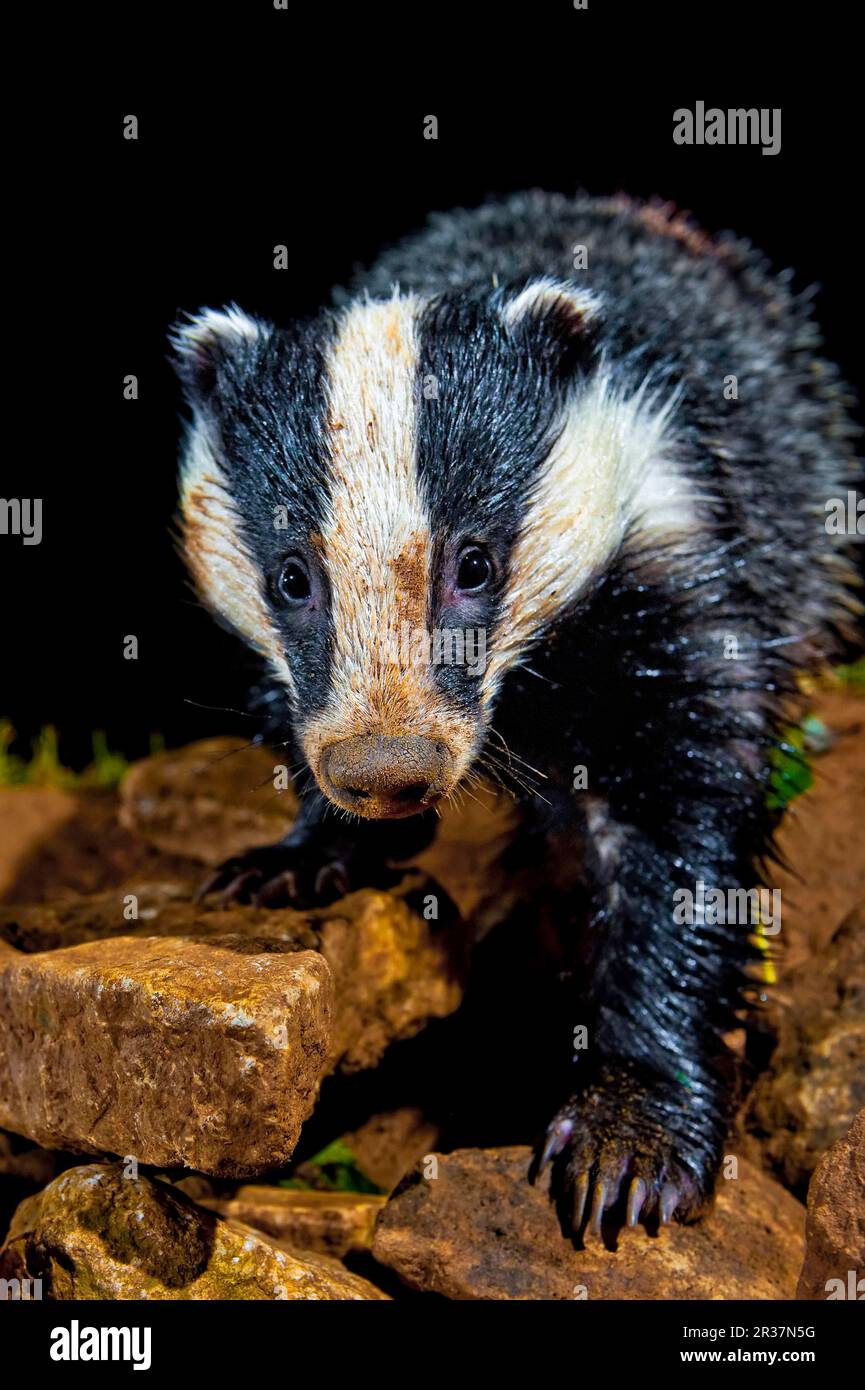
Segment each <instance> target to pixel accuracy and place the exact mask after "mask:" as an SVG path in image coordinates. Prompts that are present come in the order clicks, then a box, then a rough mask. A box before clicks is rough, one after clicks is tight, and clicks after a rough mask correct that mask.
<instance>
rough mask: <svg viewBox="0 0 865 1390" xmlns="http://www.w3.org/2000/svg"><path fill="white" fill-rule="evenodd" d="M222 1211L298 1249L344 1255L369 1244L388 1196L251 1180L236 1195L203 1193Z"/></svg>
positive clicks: (212, 1208) (211, 1206)
mask: <svg viewBox="0 0 865 1390" xmlns="http://www.w3.org/2000/svg"><path fill="white" fill-rule="evenodd" d="M198 1200H199V1201H200V1202H201V1205H202V1206H205V1207H207V1208H208V1210H210V1211H215V1212H218V1213H219V1215H220V1216H224V1217H228V1218H230V1219H231V1220H234V1221H242V1222H244V1223H245V1224H246V1225H247V1226H254V1227H255V1229H256V1230H257V1231H263V1232H264V1233H265V1234H266V1235H269V1236H273V1237H275V1238H276V1239H278V1240H281V1241H284V1242H285V1244H286V1245H287V1246H291V1247H292V1248H294V1249H295V1250H297V1249H301V1250H317V1251H319V1253H320V1254H323V1255H332V1256H333V1257H334V1258H335V1259H342V1257H343V1256H344V1255H347V1254H348V1253H349V1251H352V1250H369V1248H370V1246H371V1245H372V1234H373V1230H374V1229H375V1222H376V1217H377V1216H378V1214H379V1212H380V1211H381V1209H382V1207H383V1206H384V1203H385V1201H386V1198H385V1197H379V1196H376V1195H373V1194H370V1193H367V1192H302V1191H293V1190H292V1189H290V1188H286V1187H267V1186H265V1185H263V1184H262V1185H261V1186H258V1185H255V1184H250V1185H248V1186H244V1187H239V1188H238V1189H237V1191H236V1192H235V1193H233V1194H232V1196H231V1197H204V1198H198Z"/></svg>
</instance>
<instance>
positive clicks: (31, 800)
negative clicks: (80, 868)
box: [0, 787, 77, 898]
mask: <svg viewBox="0 0 865 1390" xmlns="http://www.w3.org/2000/svg"><path fill="white" fill-rule="evenodd" d="M76 809H77V802H76V799H75V797H74V796H72V795H71V794H70V793H69V792H63V791H53V790H51V789H50V788H48V787H2V788H0V847H2V848H0V898H2V897H3V896H4V895H5V894H6V893H8V892H9V891H10V889H11V888H12V886H13V885H14V884H15V883H16V882H17V880H18V878H19V876H20V874H21V872H22V870H23V868H24V865H25V864H26V863H27V861H28V860H29V859H30V858H31V857H32V856H33V855H34V854H35V853H36V852H37V850H38V849H39V847H40V845H42V844H44V843H45V841H46V840H49V839H51V837H52V836H53V835H55V834H56V833H57V831H58V830H59V829H60V828H61V826H63V825H65V824H66V823H67V822H68V821H69V820H71V819H72V817H73V816H74V815H75V812H76Z"/></svg>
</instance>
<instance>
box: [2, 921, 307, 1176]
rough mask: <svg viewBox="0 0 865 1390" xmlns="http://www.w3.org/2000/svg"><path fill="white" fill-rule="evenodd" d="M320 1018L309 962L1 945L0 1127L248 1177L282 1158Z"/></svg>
mask: <svg viewBox="0 0 865 1390" xmlns="http://www.w3.org/2000/svg"><path fill="white" fill-rule="evenodd" d="M332 1008H333V1002H332V982H331V977H330V971H329V969H328V966H327V963H326V962H325V961H324V960H323V958H322V957H321V956H320V955H319V954H317V953H316V952H314V951H300V952H290V951H280V950H278V949H276V950H274V949H272V948H271V949H264V950H261V949H260V948H259V949H255V950H253V951H247V953H245V954H241V953H239V952H238V951H235V950H229V949H226V948H225V947H222V946H219V945H216V944H214V943H207V942H203V941H191V940H187V939H171V938H158V937H145V938H139V939H135V938H130V937H122V936H121V937H115V938H113V939H110V940H103V941H93V942H88V943H85V944H84V945H81V946H71V947H67V948H65V949H63V950H59V951H48V952H43V953H39V954H36V955H23V954H22V953H20V952H18V951H15V950H13V949H12V948H11V947H9V946H8V945H6V944H5V943H0V1125H3V1126H5V1127H6V1128H8V1129H12V1130H14V1131H15V1132H17V1133H19V1134H24V1135H26V1136H27V1137H28V1138H31V1139H33V1140H35V1141H36V1142H37V1143H39V1144H42V1145H44V1146H45V1147H47V1148H65V1149H70V1150H72V1151H73V1152H78V1153H100V1154H101V1153H109V1154H119V1155H122V1156H127V1155H131V1156H134V1157H135V1158H137V1159H138V1161H139V1162H140V1163H146V1164H154V1165H157V1166H159V1167H174V1166H183V1167H188V1168H194V1169H198V1170H200V1171H202V1172H206V1173H212V1174H216V1175H226V1176H234V1177H248V1176H254V1175H255V1174H257V1173H260V1172H262V1171H264V1170H265V1169H268V1168H271V1167H276V1166H279V1165H281V1164H283V1163H285V1161H286V1160H287V1159H288V1158H289V1157H290V1155H291V1153H292V1151H293V1149H294V1146H295V1144H296V1142H297V1138H298V1135H299V1133H300V1127H301V1124H302V1123H303V1121H304V1120H305V1119H306V1118H307V1116H308V1115H309V1113H310V1111H311V1109H312V1106H313V1104H314V1102H315V1098H316V1095H317V1091H318V1085H319V1081H320V1079H321V1076H322V1074H323V1072H324V1070H325V1068H326V1063H327V1056H328V1048H329V1044H330V1039H331V1028H332Z"/></svg>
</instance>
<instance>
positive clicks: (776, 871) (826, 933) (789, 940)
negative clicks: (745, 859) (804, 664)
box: [772, 690, 865, 969]
mask: <svg viewBox="0 0 865 1390" xmlns="http://www.w3.org/2000/svg"><path fill="white" fill-rule="evenodd" d="M813 710H814V713H815V714H816V715H817V716H818V717H819V718H820V719H821V720H822V721H823V723H825V724H826V725H827V726H828V728H829V729H831V730H832V732H833V734H835V735H837V738H836V741H835V743H834V745H833V746H832V747H831V748H830V749H829V751H828V752H827V753H824V754H822V755H821V756H820V757H818V758H816V759H815V760H814V764H813V770H814V784H813V786H812V787H810V788H809V790H808V791H806V792H805V794H804V795H803V796H801V797H799V798H797V800H796V801H794V802H793V805H792V806H791V807H790V809H789V811H788V812H787V813H786V814H785V816H784V818H783V820H782V821H781V824H780V826H779V828H778V835H777V841H778V850H779V854H780V858H781V860H782V861H783V862H786V863H787V864H789V865H790V867H789V868H787V869H785V868H783V867H782V865H781V864H774V865H773V867H772V886H773V887H777V888H779V889H780V890H781V902H782V927H781V936H780V942H781V944H782V946H783V949H784V957H785V961H786V967H787V968H788V969H792V968H794V967H796V966H798V965H800V964H802V963H803V962H804V961H806V960H808V959H812V958H813V957H814V956H819V957H820V960H821V963H822V961H823V959H824V952H825V950H826V946H827V943H828V942H829V940H830V939H831V937H832V936H833V935H834V933H835V931H836V930H837V928H838V927H839V926H840V925H841V923H842V922H843V921H844V920H845V918H847V917H849V916H850V914H851V913H852V912H853V911H854V909H855V908H856V907H857V906H858V905H859V904H860V903H862V902H865V816H863V815H862V805H863V803H865V738H863V737H862V731H863V727H865V703H863V700H862V696H861V695H859V694H856V693H855V692H852V691H850V690H829V691H818V692H816V694H815V696H814V700H813Z"/></svg>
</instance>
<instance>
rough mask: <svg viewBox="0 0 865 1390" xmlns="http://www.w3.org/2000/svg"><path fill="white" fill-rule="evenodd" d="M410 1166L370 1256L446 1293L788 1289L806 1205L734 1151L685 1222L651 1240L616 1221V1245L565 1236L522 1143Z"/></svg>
mask: <svg viewBox="0 0 865 1390" xmlns="http://www.w3.org/2000/svg"><path fill="white" fill-rule="evenodd" d="M437 1159H438V1176H437V1177H430V1178H425V1177H424V1176H423V1172H422V1168H421V1166H419V1167H418V1168H417V1169H416V1170H415V1172H414V1173H413V1174H412V1175H411V1176H410V1177H409V1178H407V1179H406V1182H405V1184H404V1185H403V1186H402V1187H401V1188H399V1189H397V1192H396V1193H395V1194H394V1196H393V1197H391V1199H390V1201H389V1202H388V1205H387V1206H386V1208H385V1210H384V1212H383V1213H382V1215H381V1217H380V1218H379V1223H378V1227H377V1229H376V1235H375V1239H374V1241H373V1254H374V1256H375V1258H376V1259H377V1260H378V1261H379V1262H380V1263H381V1264H383V1265H387V1266H389V1267H390V1268H391V1269H393V1270H395V1271H396V1273H397V1274H398V1275H399V1276H400V1278H401V1279H403V1280H404V1281H405V1283H407V1284H409V1285H410V1286H411V1287H412V1288H415V1289H422V1290H424V1291H426V1292H435V1293H438V1294H443V1295H444V1296H445V1297H447V1298H455V1299H519V1300H525V1299H556V1300H561V1299H573V1298H585V1297H588V1298H590V1299H591V1298H622V1299H659V1298H663V1299H670V1298H676V1299H738V1298H741V1299H776V1298H792V1297H793V1292H794V1289H795V1285H796V1276H797V1273H798V1270H799V1265H800V1261H801V1258H802V1244H803V1242H802V1231H803V1226H804V1209H803V1208H802V1206H801V1205H800V1204H799V1203H798V1202H797V1201H796V1200H795V1199H794V1198H793V1197H791V1196H790V1195H789V1193H787V1192H785V1191H784V1189H783V1188H782V1187H780V1186H779V1184H778V1183H776V1182H774V1181H773V1180H772V1179H771V1178H769V1177H768V1176H767V1175H766V1174H764V1173H761V1172H760V1171H759V1169H756V1168H753V1167H752V1166H751V1165H750V1164H748V1163H746V1162H745V1161H744V1160H741V1159H740V1160H739V1177H738V1179H737V1180H736V1181H729V1182H724V1181H723V1180H722V1181H721V1182H720V1184H719V1191H718V1196H717V1200H716V1202H715V1205H714V1207H713V1209H712V1210H711V1212H710V1213H709V1215H708V1216H707V1217H706V1218H705V1219H704V1220H702V1221H701V1222H699V1223H697V1224H696V1225H694V1226H680V1225H674V1226H672V1227H670V1228H669V1229H667V1230H665V1231H664V1232H662V1234H661V1235H660V1236H659V1237H656V1238H652V1237H651V1236H649V1235H648V1234H647V1232H646V1230H645V1229H644V1228H643V1227H638V1228H637V1229H636V1230H633V1231H625V1232H623V1233H622V1235H621V1236H620V1237H619V1241H618V1249H617V1250H615V1251H610V1250H608V1249H606V1248H604V1247H603V1246H602V1245H601V1244H600V1243H595V1242H593V1243H592V1244H591V1245H590V1246H588V1247H587V1248H586V1249H585V1250H575V1249H574V1248H573V1246H572V1244H571V1243H570V1241H568V1240H565V1239H564V1237H563V1236H562V1234H561V1231H560V1229H559V1224H558V1220H557V1218H556V1215H555V1212H554V1209H553V1207H552V1205H551V1203H550V1201H549V1197H548V1191H547V1188H548V1181H542V1182H540V1183H539V1184H538V1185H537V1187H531V1186H530V1185H529V1183H528V1182H527V1181H526V1173H527V1171H528V1167H529V1161H530V1151H529V1149H527V1148H506V1149H488V1150H480V1149H463V1150H459V1151H457V1152H456V1153H452V1154H448V1155H438V1156H437Z"/></svg>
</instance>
